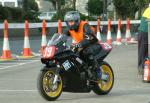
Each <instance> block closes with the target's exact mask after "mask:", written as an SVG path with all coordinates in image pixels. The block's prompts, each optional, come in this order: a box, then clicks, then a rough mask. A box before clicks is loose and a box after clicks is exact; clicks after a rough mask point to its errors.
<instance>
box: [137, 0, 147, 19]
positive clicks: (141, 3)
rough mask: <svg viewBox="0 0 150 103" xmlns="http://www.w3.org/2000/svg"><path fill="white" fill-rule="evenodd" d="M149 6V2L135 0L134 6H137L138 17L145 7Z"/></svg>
mask: <svg viewBox="0 0 150 103" xmlns="http://www.w3.org/2000/svg"><path fill="white" fill-rule="evenodd" d="M148 4H149V0H135V5H137V6H138V12H139V13H138V14H139V15H138V16H139V17H140V16H141V14H142V12H143V11H144V9H145V8H146V7H147V5H148Z"/></svg>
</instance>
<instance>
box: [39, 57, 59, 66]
mask: <svg viewBox="0 0 150 103" xmlns="http://www.w3.org/2000/svg"><path fill="white" fill-rule="evenodd" d="M41 62H42V63H43V64H46V66H56V64H57V62H56V60H54V59H45V58H41Z"/></svg>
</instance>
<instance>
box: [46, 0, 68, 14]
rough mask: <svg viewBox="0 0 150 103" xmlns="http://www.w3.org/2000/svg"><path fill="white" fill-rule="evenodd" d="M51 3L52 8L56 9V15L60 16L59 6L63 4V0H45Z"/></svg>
mask: <svg viewBox="0 0 150 103" xmlns="http://www.w3.org/2000/svg"><path fill="white" fill-rule="evenodd" d="M45 1H49V2H51V3H52V5H53V6H54V9H55V10H57V13H58V17H60V16H61V6H62V5H64V4H65V0H45Z"/></svg>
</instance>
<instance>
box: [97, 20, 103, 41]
mask: <svg viewBox="0 0 150 103" xmlns="http://www.w3.org/2000/svg"><path fill="white" fill-rule="evenodd" d="M96 36H97V39H98V41H99V42H100V43H101V42H102V38H101V33H100V19H99V18H98V19H97V35H96Z"/></svg>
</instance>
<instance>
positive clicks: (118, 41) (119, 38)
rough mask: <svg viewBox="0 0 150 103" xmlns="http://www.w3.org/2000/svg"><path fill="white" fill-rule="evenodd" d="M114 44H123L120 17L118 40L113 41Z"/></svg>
mask: <svg viewBox="0 0 150 103" xmlns="http://www.w3.org/2000/svg"><path fill="white" fill-rule="evenodd" d="M113 44H114V45H121V44H122V38H121V20H120V19H118V30H117V37H116V41H114V42H113Z"/></svg>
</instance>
